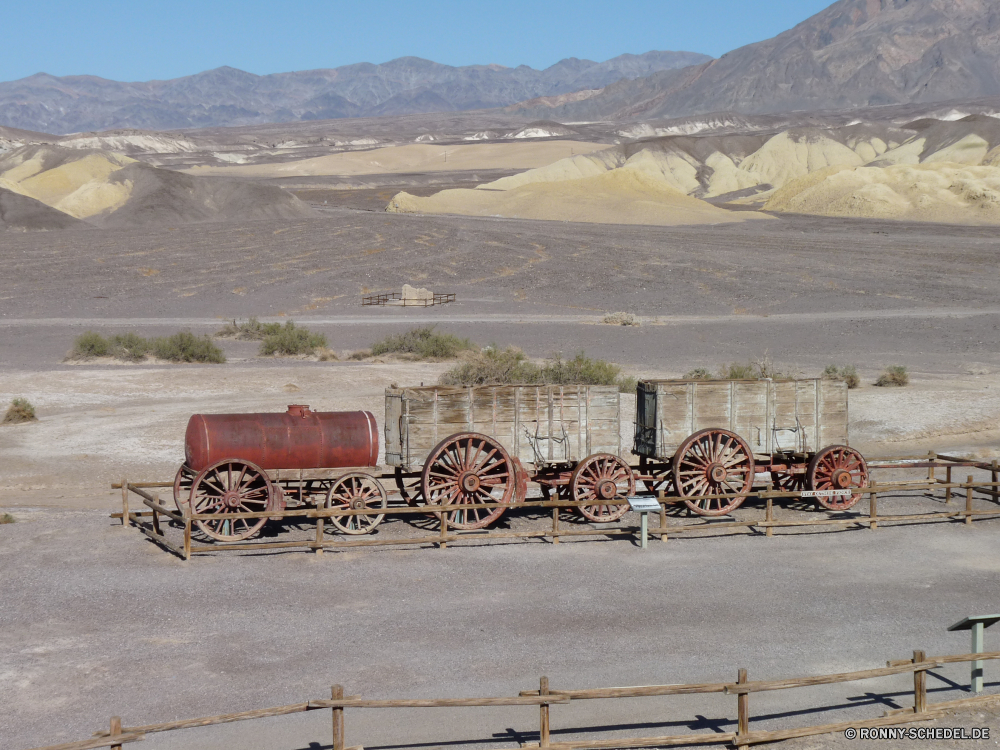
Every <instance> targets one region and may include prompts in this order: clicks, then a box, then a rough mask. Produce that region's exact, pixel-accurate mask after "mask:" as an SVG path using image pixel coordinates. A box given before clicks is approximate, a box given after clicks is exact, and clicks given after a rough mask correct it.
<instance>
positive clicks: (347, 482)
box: [173, 404, 388, 542]
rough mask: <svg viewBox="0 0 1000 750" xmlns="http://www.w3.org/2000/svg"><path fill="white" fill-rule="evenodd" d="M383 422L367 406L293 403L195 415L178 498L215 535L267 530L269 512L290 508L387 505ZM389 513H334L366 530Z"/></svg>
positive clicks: (340, 525) (343, 523) (225, 537)
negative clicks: (282, 408)
mask: <svg viewBox="0 0 1000 750" xmlns="http://www.w3.org/2000/svg"><path fill="white" fill-rule="evenodd" d="M378 454H379V437H378V426H377V424H376V421H375V416H374V415H373V414H372V413H371V412H367V411H354V412H315V411H312V410H311V409H310V408H309V407H308V406H305V405H301V404H293V405H291V406H289V407H288V410H287V411H286V412H283V413H273V414H195V415H194V416H192V417H191V418H190V420H189V421H188V426H187V432H186V433H185V437H184V456H185V459H184V463H183V464H182V465H181V467H180V469H178V471H177V475H176V477H175V479H174V487H173V489H174V502H175V503H176V505H177V508H178V510H180V511H181V512H182V513H186V514H205V515H211V516H213V518H211V519H210V520H198V521H196V522H195V524H196V526H197V527H198V529H199V530H200V531H201V532H202V533H203V534H204V535H206V536H207V537H210V538H212V539H216V540H219V541H227V542H228V541H240V540H243V539H248V538H250V537H251V536H253V535H255V534H256V533H257V532H259V531H260V529H261V527H262V526H263V525H264V524H265V523H266V522H267V520H268V517H267V516H264V515H262V516H259V517H256V516H254V517H249V518H248V517H246V515H245V514H247V513H261V514H262V513H265V512H270V511H274V512H280V511H282V510H285V509H286V508H288V507H292V508H295V507H323V508H343V509H345V510H358V509H362V508H366V509H379V508H385V507H386V504H387V501H388V494H387V492H386V490H385V487H384V486H383V484H382V483H381V481H380V480H379V477H380V474H379V467H378V466H377V460H378ZM382 519H383V516H382V515H381V514H361V515H344V516H338V515H332V516H331V517H330V520H331V522H332V523H333V525H334V527H335V528H337V529H339V530H340V531H342V532H343V533H346V534H364V533H368V532H370V531H371V530H372V529H374V528H375V527H376V526H377V525H378V524H379V523H380V522H381V521H382Z"/></svg>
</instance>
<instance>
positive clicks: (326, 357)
mask: <svg viewBox="0 0 1000 750" xmlns="http://www.w3.org/2000/svg"><path fill="white" fill-rule="evenodd" d="M316 356H317V357H318V358H319V361H320V362H339V361H340V357H338V356H337V352H335V351H334V350H333V349H327V348H326V347H325V346H321V347H320V348H319V349H317V350H316Z"/></svg>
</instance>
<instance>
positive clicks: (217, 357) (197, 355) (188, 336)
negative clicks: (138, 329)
mask: <svg viewBox="0 0 1000 750" xmlns="http://www.w3.org/2000/svg"><path fill="white" fill-rule="evenodd" d="M149 350H150V353H152V354H153V356H155V357H158V358H159V359H165V360H167V361H168V362H208V363H212V364H222V363H223V362H225V361H226V355H225V354H224V353H223V351H222V349H220V348H219V347H218V346H216V345H215V342H214V341H212V338H211V337H210V336H195V335H194V334H193V333H191V332H190V331H181V332H180V333H175V334H174V335H173V336H164V337H162V338H155V339H153V340H152V341H150V342H149Z"/></svg>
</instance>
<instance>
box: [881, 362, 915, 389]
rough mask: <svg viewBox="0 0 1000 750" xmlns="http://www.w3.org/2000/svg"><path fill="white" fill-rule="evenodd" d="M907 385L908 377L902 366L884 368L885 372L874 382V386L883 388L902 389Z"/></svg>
mask: <svg viewBox="0 0 1000 750" xmlns="http://www.w3.org/2000/svg"><path fill="white" fill-rule="evenodd" d="M909 383H910V375H909V373H907V372H906V368H905V367H903V366H902V365H890V366H889V367H886V368H885V371H884V372H883V373H882V374H881V375H879V376H878V380H876V381H875V385H877V386H879V387H883V388H886V387H888V388H902V387H903V386H904V385H909Z"/></svg>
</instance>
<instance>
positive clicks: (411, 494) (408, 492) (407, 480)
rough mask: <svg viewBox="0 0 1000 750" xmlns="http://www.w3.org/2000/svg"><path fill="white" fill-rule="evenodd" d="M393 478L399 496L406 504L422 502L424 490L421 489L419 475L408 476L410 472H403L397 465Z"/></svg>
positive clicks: (421, 503) (420, 503)
mask: <svg viewBox="0 0 1000 750" xmlns="http://www.w3.org/2000/svg"><path fill="white" fill-rule="evenodd" d="M394 479H395V480H396V489H397V490H399V496H400V497H401V498H403V500H404V501H406V504H407V505H423V504H424V491H423V489H421V485H422V482H423V480H422V479H421V478H420V476H419V475H418V476H415V477H414V476H410V472H405V471H403V468H402V467H401V466H397V467H396V475H395V477H394Z"/></svg>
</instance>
